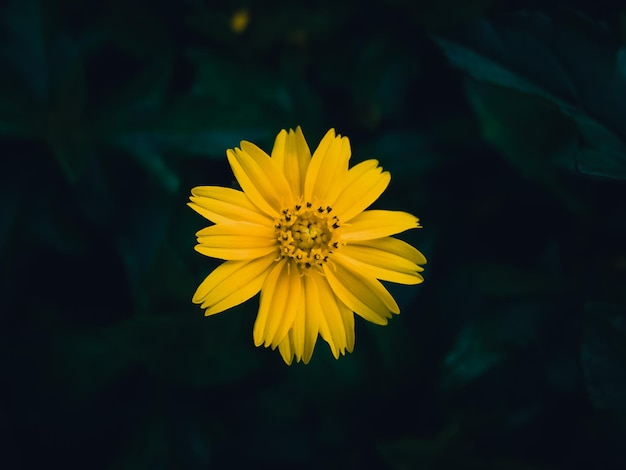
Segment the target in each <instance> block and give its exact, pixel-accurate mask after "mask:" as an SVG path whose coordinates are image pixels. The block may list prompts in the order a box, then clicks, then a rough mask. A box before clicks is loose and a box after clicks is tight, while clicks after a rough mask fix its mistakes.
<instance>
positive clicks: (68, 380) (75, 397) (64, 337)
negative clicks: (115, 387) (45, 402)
mask: <svg viewBox="0 0 626 470" xmlns="http://www.w3.org/2000/svg"><path fill="white" fill-rule="evenodd" d="M50 333H51V334H52V341H51V344H50V349H49V350H48V351H46V352H45V361H46V363H47V366H48V367H47V371H48V374H49V377H48V379H49V381H50V385H51V386H52V387H53V389H57V390H58V391H59V396H60V397H63V399H64V400H67V401H68V402H70V403H74V404H75V405H78V406H80V405H82V404H84V403H86V402H88V401H89V400H91V399H93V398H95V397H96V395H97V394H98V393H101V392H102V391H103V390H105V389H106V388H107V387H108V386H110V385H111V384H112V383H114V382H115V381H116V380H117V379H119V378H120V377H121V376H122V375H123V374H124V373H126V372H127V371H128V370H129V369H130V366H131V362H130V360H129V358H128V357H126V356H125V355H124V354H122V353H121V352H120V351H119V349H118V348H117V347H116V345H115V344H114V343H111V342H110V341H109V338H108V337H107V336H106V335H105V334H103V333H102V331H98V330H93V331H88V330H79V329H75V328H73V327H70V326H65V325H59V326H58V327H56V328H55V329H54V331H51V332H50Z"/></svg>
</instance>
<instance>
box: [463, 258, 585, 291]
mask: <svg viewBox="0 0 626 470" xmlns="http://www.w3.org/2000/svg"><path fill="white" fill-rule="evenodd" d="M462 273H463V274H461V276H462V277H465V279H470V278H471V279H472V282H473V283H474V285H475V286H476V287H477V288H478V289H480V291H481V292H482V293H484V294H486V295H488V296H490V297H495V298H502V299H504V298H517V297H520V296H522V297H529V296H543V295H547V296H550V295H551V296H555V295H562V294H567V293H571V292H573V287H572V286H570V285H569V284H568V281H567V279H565V278H564V277H563V275H561V274H560V273H549V272H546V271H544V270H540V269H527V268H521V267H517V266H512V265H508V264H504V263H493V262H477V263H470V264H468V265H465V266H464V267H463V268H462Z"/></svg>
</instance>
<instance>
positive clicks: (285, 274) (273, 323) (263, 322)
mask: <svg viewBox="0 0 626 470" xmlns="http://www.w3.org/2000/svg"><path fill="white" fill-rule="evenodd" d="M301 295H302V279H301V277H300V273H299V272H298V270H297V269H295V268H294V267H293V266H291V263H290V262H289V261H287V260H282V261H280V262H279V263H277V264H276V266H275V267H274V268H273V269H272V271H271V272H270V273H269V275H268V276H267V278H266V279H265V283H264V284H263V288H262V289H261V301H260V304H259V313H258V314H257V319H256V322H255V324H254V332H253V335H254V344H256V345H257V346H260V345H261V344H264V345H265V346H266V347H267V346H271V347H272V349H273V348H275V347H276V346H278V344H279V343H280V342H281V341H282V340H283V339H284V337H285V336H286V335H287V332H288V331H289V329H290V328H291V327H292V326H293V322H294V319H295V317H296V313H297V312H298V307H299V303H300V301H301Z"/></svg>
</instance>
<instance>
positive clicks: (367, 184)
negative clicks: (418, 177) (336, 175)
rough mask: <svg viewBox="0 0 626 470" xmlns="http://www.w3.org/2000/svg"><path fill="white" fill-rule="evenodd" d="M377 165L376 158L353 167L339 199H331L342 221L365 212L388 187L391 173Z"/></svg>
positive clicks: (330, 202)
mask: <svg viewBox="0 0 626 470" xmlns="http://www.w3.org/2000/svg"><path fill="white" fill-rule="evenodd" d="M377 165H378V162H377V161H376V160H366V161H364V162H362V163H359V164H358V165H356V166H354V167H352V168H351V169H350V171H348V178H347V181H346V183H345V188H344V189H343V191H342V192H341V193H340V194H339V196H338V197H337V200H336V201H329V204H331V205H332V206H333V209H334V210H335V213H336V214H339V215H340V216H341V221H342V222H344V223H345V222H348V221H349V220H350V219H351V218H353V217H354V216H356V215H358V214H360V213H361V212H363V211H364V210H365V209H367V208H368V207H369V206H370V205H371V204H372V203H373V202H374V201H375V200H376V199H378V197H379V196H380V195H381V194H382V193H383V192H384V191H385V189H387V186H388V185H389V182H390V181H391V175H390V174H389V172H387V171H385V172H383V171H382V168H381V167H379V166H377Z"/></svg>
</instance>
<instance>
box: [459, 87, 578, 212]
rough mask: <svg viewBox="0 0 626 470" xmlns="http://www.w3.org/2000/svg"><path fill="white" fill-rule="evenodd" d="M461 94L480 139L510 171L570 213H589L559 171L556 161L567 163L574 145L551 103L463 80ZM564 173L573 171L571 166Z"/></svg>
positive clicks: (572, 135)
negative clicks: (497, 153)
mask: <svg viewBox="0 0 626 470" xmlns="http://www.w3.org/2000/svg"><path fill="white" fill-rule="evenodd" d="M466 92H467V94H468V97H469V99H470V102H471V104H472V106H473V108H474V111H475V112H476V115H477V116H478V118H479V120H480V122H481V125H482V131H483V136H484V137H485V139H486V140H487V141H488V142H490V143H491V144H492V145H493V146H494V147H495V148H497V149H498V150H499V151H500V152H501V153H502V154H503V155H504V156H505V157H506V158H507V160H508V161H509V162H510V163H511V165H513V167H514V168H515V169H517V170H518V171H519V172H520V173H521V174H522V175H523V176H524V177H526V178H528V179H531V180H533V181H536V182H537V183H539V184H540V185H541V186H543V187H544V188H545V189H546V190H547V191H549V192H551V193H553V194H554V196H555V197H556V198H557V199H559V200H560V201H561V202H563V203H564V204H565V205H566V206H567V207H568V208H569V209H570V210H571V211H572V212H574V213H580V212H581V211H584V210H589V208H588V207H587V205H586V204H585V203H584V202H583V201H581V200H580V199H579V198H578V197H576V195H575V193H574V191H573V190H572V189H571V188H569V187H568V186H567V185H566V184H565V183H564V181H563V178H562V175H561V174H560V171H559V170H560V168H559V166H558V164H559V163H560V162H559V159H560V158H563V157H564V156H565V157H567V158H568V159H569V160H571V158H569V156H570V155H571V153H572V152H576V151H577V147H578V143H577V140H576V129H575V126H574V125H573V123H572V122H571V120H570V119H568V118H567V117H565V116H564V115H563V114H561V113H560V112H559V110H558V108H556V107H555V106H553V105H552V104H551V103H548V102H546V101H545V100H543V99H541V98H538V97H535V96H528V95H526V94H522V93H519V92H517V91H516V90H512V89H506V88H500V87H495V86H492V85H489V84H486V83H481V82H476V81H474V80H468V81H467V82H466ZM568 169H569V170H574V169H575V165H573V164H570V165H569V168H568Z"/></svg>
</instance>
